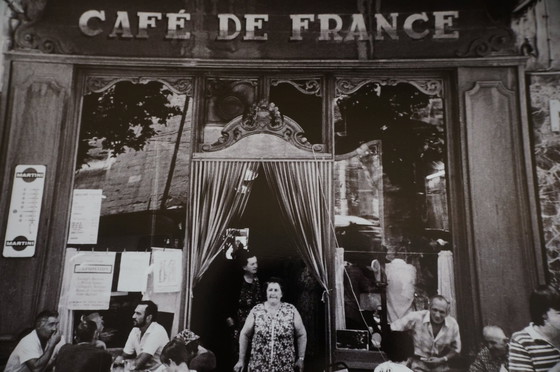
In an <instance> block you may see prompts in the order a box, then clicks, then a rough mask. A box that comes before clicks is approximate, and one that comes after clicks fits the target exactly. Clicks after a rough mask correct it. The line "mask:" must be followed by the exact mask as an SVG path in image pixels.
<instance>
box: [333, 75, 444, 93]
mask: <svg viewBox="0 0 560 372" xmlns="http://www.w3.org/2000/svg"><path fill="white" fill-rule="evenodd" d="M369 83H377V84H379V85H380V86H395V85H397V84H399V83H405V84H411V85H413V86H415V87H416V88H418V90H419V91H421V92H422V93H424V94H427V95H429V96H436V95H440V94H441V93H443V80H439V79H406V78H403V79H400V78H399V79H395V78H373V79H372V78H345V79H337V81H336V92H335V94H336V96H337V97H339V96H341V95H347V94H352V93H355V92H356V91H358V89H360V88H361V87H363V86H364V85H366V84H369Z"/></svg>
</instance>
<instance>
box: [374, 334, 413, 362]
mask: <svg viewBox="0 0 560 372" xmlns="http://www.w3.org/2000/svg"><path fill="white" fill-rule="evenodd" d="M381 348H382V349H383V351H384V352H385V353H386V354H387V356H388V357H389V360H390V361H391V362H404V361H405V360H407V359H408V358H409V357H411V356H412V355H413V354H414V343H413V341H412V336H411V335H410V334H409V333H408V332H400V331H389V332H388V333H387V334H385V335H384V336H383V338H382V339H381Z"/></svg>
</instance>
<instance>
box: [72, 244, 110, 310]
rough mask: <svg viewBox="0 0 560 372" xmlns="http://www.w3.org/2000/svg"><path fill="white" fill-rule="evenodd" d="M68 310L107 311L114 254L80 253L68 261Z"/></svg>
mask: <svg viewBox="0 0 560 372" xmlns="http://www.w3.org/2000/svg"><path fill="white" fill-rule="evenodd" d="M70 265H71V278H70V289H69V291H68V309H70V310H107V309H108V308H109V300H110V299H111V285H112V283H113V273H114V272H115V270H114V269H115V252H81V253H79V254H78V255H76V257H74V258H73V259H72V260H71V261H70Z"/></svg>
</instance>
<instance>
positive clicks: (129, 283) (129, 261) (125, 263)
mask: <svg viewBox="0 0 560 372" xmlns="http://www.w3.org/2000/svg"><path fill="white" fill-rule="evenodd" d="M149 267H150V252H123V253H122V254H121V264H120V270H119V283H118V285H117V291H122V292H145V291H146V283H147V282H148V268H149Z"/></svg>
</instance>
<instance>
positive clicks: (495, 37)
mask: <svg viewBox="0 0 560 372" xmlns="http://www.w3.org/2000/svg"><path fill="white" fill-rule="evenodd" d="M513 40H514V36H513V35H512V31H511V30H509V29H499V30H497V31H496V32H495V33H494V34H489V35H484V36H482V37H479V38H478V39H475V40H473V41H472V42H471V43H470V44H469V46H468V47H467V48H466V49H464V50H463V51H456V52H455V55H457V56H458V57H486V56H489V55H492V54H500V52H502V53H501V54H503V51H504V49H505V48H507V47H508V46H509V47H511V44H512V41H513Z"/></svg>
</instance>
